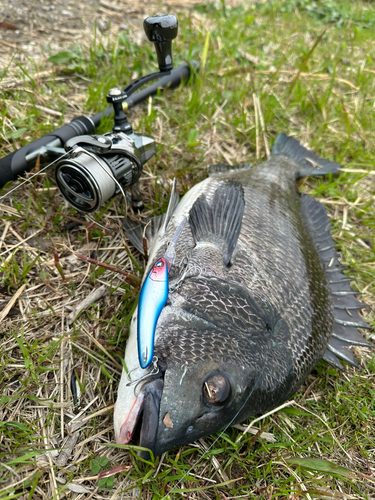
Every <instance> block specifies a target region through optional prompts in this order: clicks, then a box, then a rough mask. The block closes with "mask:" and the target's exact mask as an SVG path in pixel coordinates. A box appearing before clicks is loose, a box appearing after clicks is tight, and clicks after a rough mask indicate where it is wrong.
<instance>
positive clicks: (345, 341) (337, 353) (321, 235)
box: [301, 194, 375, 370]
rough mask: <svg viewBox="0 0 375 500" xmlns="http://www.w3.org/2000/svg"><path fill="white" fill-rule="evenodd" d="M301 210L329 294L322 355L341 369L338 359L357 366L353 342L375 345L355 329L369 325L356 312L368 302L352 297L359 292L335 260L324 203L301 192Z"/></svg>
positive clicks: (336, 255) (336, 259)
mask: <svg viewBox="0 0 375 500" xmlns="http://www.w3.org/2000/svg"><path fill="white" fill-rule="evenodd" d="M301 213H302V216H303V219H304V221H305V223H306V226H307V229H308V231H309V233H310V235H311V237H312V239H313V242H314V245H315V248H316V249H317V251H318V255H319V258H320V261H321V263H322V265H323V267H324V270H325V275H326V279H327V284H328V286H329V288H330V290H331V294H332V298H333V316H334V323H333V327H332V333H331V337H330V338H329V341H328V345H327V348H326V350H325V352H324V354H323V359H324V360H325V361H326V362H327V363H329V364H330V365H332V366H333V367H334V368H338V369H340V370H343V366H342V364H341V362H340V360H342V361H345V362H346V363H349V364H350V365H352V366H354V367H356V368H359V365H358V363H357V361H356V359H355V356H354V353H353V351H352V349H351V348H352V347H353V346H363V347H373V348H375V345H374V344H371V343H370V342H368V340H366V339H365V338H364V337H362V335H361V334H360V333H359V332H358V330H357V328H364V329H372V327H371V326H370V325H369V324H368V323H366V322H365V321H364V320H363V319H362V318H361V316H360V315H359V313H358V311H359V310H361V309H364V308H366V307H368V306H367V305H366V304H363V303H362V302H360V301H359V300H358V299H357V298H356V297H355V296H356V295H359V292H356V291H354V290H353V289H352V288H351V286H350V278H348V277H347V276H345V274H344V273H343V271H344V267H343V265H342V264H341V263H340V261H339V260H338V257H339V255H338V253H337V251H336V249H335V244H334V241H333V239H332V237H331V234H330V233H331V224H330V220H329V217H328V214H327V211H326V209H325V207H324V205H323V204H322V203H320V202H319V201H318V200H316V199H315V198H312V197H310V196H308V195H306V194H303V195H301Z"/></svg>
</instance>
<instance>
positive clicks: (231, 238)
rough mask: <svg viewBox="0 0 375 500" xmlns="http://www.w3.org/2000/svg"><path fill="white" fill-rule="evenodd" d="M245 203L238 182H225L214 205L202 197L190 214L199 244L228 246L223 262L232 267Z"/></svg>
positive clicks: (214, 199)
mask: <svg viewBox="0 0 375 500" xmlns="http://www.w3.org/2000/svg"><path fill="white" fill-rule="evenodd" d="M244 208H245V202H244V195H243V190H242V186H241V184H240V183H239V182H236V181H226V182H223V183H222V184H221V185H220V186H219V187H218V188H217V190H216V191H215V194H214V196H213V199H212V200H211V202H210V203H208V202H207V199H206V197H205V196H204V195H201V196H200V197H199V198H198V199H197V200H196V202H195V203H194V205H193V206H192V208H191V210H190V214H189V223H190V228H191V231H192V234H193V237H194V240H195V243H196V244H198V243H204V242H213V243H214V244H215V239H216V240H217V238H220V240H222V241H224V242H225V243H226V251H224V252H223V253H224V255H223V262H224V265H226V266H227V265H228V264H229V262H230V259H231V258H232V254H233V251H234V249H235V247H236V244H237V240H238V237H239V234H240V230H241V224H242V216H243V213H244Z"/></svg>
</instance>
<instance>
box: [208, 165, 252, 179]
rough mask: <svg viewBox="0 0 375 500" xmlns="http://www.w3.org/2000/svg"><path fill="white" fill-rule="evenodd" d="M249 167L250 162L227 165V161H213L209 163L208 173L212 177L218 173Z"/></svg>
mask: <svg viewBox="0 0 375 500" xmlns="http://www.w3.org/2000/svg"><path fill="white" fill-rule="evenodd" d="M250 168H251V164H250V163H238V164H237V165H228V164H227V163H215V164H214V165H210V168H209V171H208V175H209V176H210V177H213V176H214V175H220V174H223V173H224V172H231V171H234V170H249V169H250Z"/></svg>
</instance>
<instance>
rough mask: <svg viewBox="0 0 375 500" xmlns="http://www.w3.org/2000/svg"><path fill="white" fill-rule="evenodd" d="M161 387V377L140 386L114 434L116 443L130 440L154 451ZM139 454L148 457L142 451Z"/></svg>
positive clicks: (162, 386)
mask: <svg viewBox="0 0 375 500" xmlns="http://www.w3.org/2000/svg"><path fill="white" fill-rule="evenodd" d="M163 388H164V380H163V379H162V378H158V379H156V380H152V381H151V382H148V383H146V384H144V385H143V386H142V389H141V391H140V393H139V394H138V396H137V398H136V399H135V401H134V403H133V406H132V408H131V409H130V411H129V413H128V415H127V418H126V420H125V422H124V423H123V424H122V425H121V427H120V431H119V433H118V435H117V436H116V442H117V444H128V443H129V442H130V441H132V442H133V443H134V444H136V445H137V446H141V447H142V448H147V449H149V450H151V451H152V452H154V449H155V443H156V438H157V435H158V428H159V411H160V402H161V397H162V394H163ZM139 455H140V456H141V457H142V458H145V459H147V458H148V457H149V454H148V453H147V452H143V451H141V452H140V453H139Z"/></svg>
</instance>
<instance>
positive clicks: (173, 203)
mask: <svg viewBox="0 0 375 500" xmlns="http://www.w3.org/2000/svg"><path fill="white" fill-rule="evenodd" d="M178 202H179V196H178V191H177V187H176V179H174V180H173V185H172V191H171V196H170V198H169V204H168V208H167V211H166V212H165V213H164V214H162V215H156V216H155V217H153V218H152V219H151V218H147V219H144V220H143V221H139V220H138V221H134V220H132V219H130V218H129V217H127V218H126V220H125V223H124V226H123V228H124V231H125V234H126V236H127V237H128V238H129V240H130V241H131V242H132V243H133V245H134V246H135V248H136V249H137V250H139V251H140V252H141V253H142V254H144V248H143V236H145V238H146V240H147V247H148V249H150V248H151V246H152V244H153V242H154V241H155V236H156V235H157V234H159V236H162V235H163V234H164V233H165V231H166V229H167V227H168V224H169V222H170V220H171V218H172V215H173V213H174V211H175V210H176V208H177V205H178ZM145 228H146V229H145Z"/></svg>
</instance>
